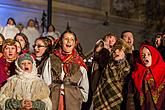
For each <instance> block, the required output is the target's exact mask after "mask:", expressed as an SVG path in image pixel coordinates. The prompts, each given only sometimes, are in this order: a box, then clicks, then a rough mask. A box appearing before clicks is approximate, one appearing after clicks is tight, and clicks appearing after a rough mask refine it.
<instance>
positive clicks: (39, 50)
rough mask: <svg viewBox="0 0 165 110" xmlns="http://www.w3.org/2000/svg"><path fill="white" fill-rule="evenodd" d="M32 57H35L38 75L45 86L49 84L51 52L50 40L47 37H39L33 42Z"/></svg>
mask: <svg viewBox="0 0 165 110" xmlns="http://www.w3.org/2000/svg"><path fill="white" fill-rule="evenodd" d="M33 48H34V56H35V57H36V59H35V60H36V66H37V70H38V74H39V75H40V76H41V78H42V79H43V80H44V81H45V82H46V84H47V85H50V84H51V82H52V81H51V63H50V56H49V54H51V52H52V43H51V40H50V39H48V38H47V37H39V38H37V39H36V40H35V43H34V45H33Z"/></svg>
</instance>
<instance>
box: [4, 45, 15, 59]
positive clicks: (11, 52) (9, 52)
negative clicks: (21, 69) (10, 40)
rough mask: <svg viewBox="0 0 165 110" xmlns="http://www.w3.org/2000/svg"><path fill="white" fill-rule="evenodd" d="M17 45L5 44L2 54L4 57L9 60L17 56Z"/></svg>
mask: <svg viewBox="0 0 165 110" xmlns="http://www.w3.org/2000/svg"><path fill="white" fill-rule="evenodd" d="M16 48H17V47H16V46H14V45H12V46H9V45H7V46H6V47H5V48H4V52H3V54H4V56H5V58H6V59H8V60H10V59H14V58H16V57H17V49H16Z"/></svg>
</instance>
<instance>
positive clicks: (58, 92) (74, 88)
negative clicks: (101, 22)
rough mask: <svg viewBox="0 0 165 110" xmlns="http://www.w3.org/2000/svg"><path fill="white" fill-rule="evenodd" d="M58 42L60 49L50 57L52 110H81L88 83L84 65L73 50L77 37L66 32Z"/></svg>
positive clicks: (85, 98) (85, 99) (70, 32)
mask: <svg viewBox="0 0 165 110" xmlns="http://www.w3.org/2000/svg"><path fill="white" fill-rule="evenodd" d="M59 42H60V43H59V44H60V47H59V48H58V49H57V50H55V51H54V53H53V54H52V55H51V56H50V58H51V68H52V69H51V70H52V73H53V74H52V85H51V96H50V97H51V100H52V103H53V110H57V109H58V110H73V109H74V110H81V106H82V102H86V101H87V99H88V91H89V83H88V76H87V68H86V65H85V63H84V62H83V59H82V58H81V57H80V56H79V54H78V53H77V51H76V50H75V46H76V42H77V37H76V35H75V33H74V32H72V31H70V30H67V31H65V32H64V33H63V34H62V36H61V38H60V40H59Z"/></svg>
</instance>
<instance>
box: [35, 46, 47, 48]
mask: <svg viewBox="0 0 165 110" xmlns="http://www.w3.org/2000/svg"><path fill="white" fill-rule="evenodd" d="M35 47H37V48H41V47H47V46H44V45H33V48H35Z"/></svg>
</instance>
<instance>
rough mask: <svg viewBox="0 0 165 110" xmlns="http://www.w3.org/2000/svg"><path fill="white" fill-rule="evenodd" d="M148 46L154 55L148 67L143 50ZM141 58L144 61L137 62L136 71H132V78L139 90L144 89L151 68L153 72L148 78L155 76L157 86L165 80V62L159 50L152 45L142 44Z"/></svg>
mask: <svg viewBox="0 0 165 110" xmlns="http://www.w3.org/2000/svg"><path fill="white" fill-rule="evenodd" d="M144 47H146V48H147V49H149V51H150V53H151V56H152V64H151V66H150V67H146V66H145V65H144V62H143V60H142V50H143V48H144ZM140 60H141V61H142V63H137V66H136V69H135V71H134V72H133V73H132V78H133V79H134V83H135V86H136V88H137V90H138V91H139V92H141V91H142V82H143V78H144V75H145V73H146V72H147V70H148V69H149V70H150V71H151V74H150V75H149V76H148V78H147V79H148V80H149V79H150V78H151V77H152V76H153V78H154V81H155V83H156V85H155V86H156V88H159V86H160V85H161V84H162V83H164V82H165V63H164V61H163V59H162V56H161V55H160V53H159V52H158V50H157V49H156V48H154V47H152V46H150V45H142V46H141V47H140Z"/></svg>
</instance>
